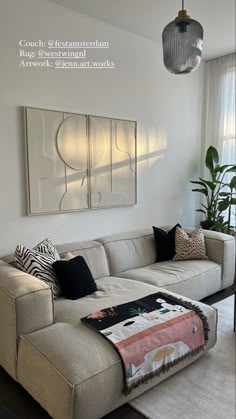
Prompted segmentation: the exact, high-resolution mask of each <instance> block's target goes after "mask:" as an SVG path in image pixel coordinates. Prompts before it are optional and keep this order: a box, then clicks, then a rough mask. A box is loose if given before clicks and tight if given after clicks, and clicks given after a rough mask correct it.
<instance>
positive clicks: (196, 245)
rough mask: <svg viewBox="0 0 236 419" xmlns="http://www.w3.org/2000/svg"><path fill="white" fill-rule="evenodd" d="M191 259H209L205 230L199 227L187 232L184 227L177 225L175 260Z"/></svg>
mask: <svg viewBox="0 0 236 419" xmlns="http://www.w3.org/2000/svg"><path fill="white" fill-rule="evenodd" d="M189 259H208V257H207V255H206V245H205V238H204V233H203V230H202V229H201V228H197V229H195V230H194V231H193V232H192V233H191V234H187V233H186V232H185V231H184V230H183V229H182V228H179V227H177V228H176V232H175V257H174V258H173V260H174V261H178V260H189Z"/></svg>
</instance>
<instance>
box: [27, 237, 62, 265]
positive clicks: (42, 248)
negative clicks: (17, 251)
mask: <svg viewBox="0 0 236 419" xmlns="http://www.w3.org/2000/svg"><path fill="white" fill-rule="evenodd" d="M33 250H36V251H37V252H40V253H47V254H49V255H50V256H52V257H54V258H55V259H56V260H60V259H61V258H60V255H59V253H58V251H57V249H56V248H55V247H54V246H53V244H52V242H51V240H50V239H44V240H43V241H41V242H40V243H39V244H37V245H36V246H35V247H33Z"/></svg>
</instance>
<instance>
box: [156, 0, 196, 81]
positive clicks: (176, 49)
mask: <svg viewBox="0 0 236 419" xmlns="http://www.w3.org/2000/svg"><path fill="white" fill-rule="evenodd" d="M183 6H184V5H183ZM162 43H163V58H164V64H165V67H166V68H167V70H168V71H170V72H171V73H174V74H187V73H191V71H193V70H195V69H196V68H197V67H198V65H199V64H200V61H201V56H202V44H203V28H202V25H201V24H200V23H199V22H197V21H196V20H193V19H191V18H190V16H188V15H187V11H186V10H184V8H183V9H182V10H180V11H179V15H178V16H177V18H176V19H175V20H174V21H173V22H170V23H169V24H168V25H167V26H166V27H165V28H164V30H163V32H162Z"/></svg>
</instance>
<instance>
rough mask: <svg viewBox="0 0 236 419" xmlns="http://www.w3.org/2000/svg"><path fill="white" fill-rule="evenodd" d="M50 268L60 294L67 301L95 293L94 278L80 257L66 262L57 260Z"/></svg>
mask: <svg viewBox="0 0 236 419" xmlns="http://www.w3.org/2000/svg"><path fill="white" fill-rule="evenodd" d="M52 266H53V269H54V271H55V273H56V277H57V280H58V282H59V284H60V286H61V290H62V294H63V295H64V296H65V297H66V298H68V299H69V300H77V299H78V298H82V297H84V296H85V295H89V294H92V293H93V292H95V291H97V286H96V283H95V281H94V278H93V276H92V274H91V272H90V269H89V267H88V265H87V263H86V262H85V260H84V258H83V257H82V256H76V257H74V258H73V259H70V260H68V261H66V260H59V261H56V262H54V263H53V265H52Z"/></svg>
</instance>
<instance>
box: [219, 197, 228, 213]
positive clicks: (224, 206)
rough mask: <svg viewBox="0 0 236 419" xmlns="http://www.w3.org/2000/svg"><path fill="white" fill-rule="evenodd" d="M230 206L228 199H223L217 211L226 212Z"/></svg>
mask: <svg viewBox="0 0 236 419" xmlns="http://www.w3.org/2000/svg"><path fill="white" fill-rule="evenodd" d="M229 206H230V199H229V197H227V198H225V199H224V200H223V201H220V202H219V204H218V210H219V211H220V212H222V211H225V210H227V208H229Z"/></svg>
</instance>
